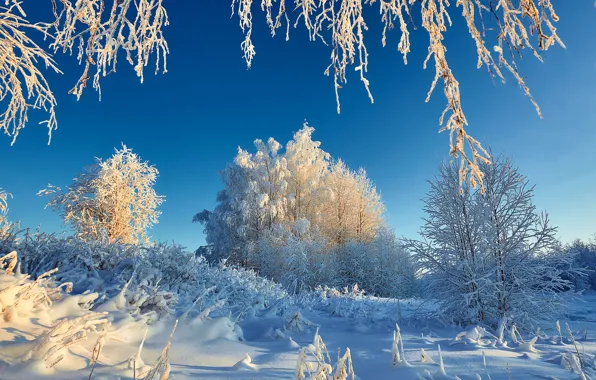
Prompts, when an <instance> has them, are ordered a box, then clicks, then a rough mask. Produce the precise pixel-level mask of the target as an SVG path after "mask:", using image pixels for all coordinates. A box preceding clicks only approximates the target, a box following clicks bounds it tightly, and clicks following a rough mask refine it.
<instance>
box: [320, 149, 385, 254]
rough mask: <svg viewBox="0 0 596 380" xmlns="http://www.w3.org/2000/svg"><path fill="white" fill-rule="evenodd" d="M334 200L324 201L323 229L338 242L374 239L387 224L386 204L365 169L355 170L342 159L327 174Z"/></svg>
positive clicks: (330, 237)
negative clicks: (385, 220)
mask: <svg viewBox="0 0 596 380" xmlns="http://www.w3.org/2000/svg"><path fill="white" fill-rule="evenodd" d="M325 185H326V188H327V190H328V191H329V195H330V199H328V200H326V201H325V202H324V204H323V207H324V208H323V210H324V212H323V213H322V220H323V223H321V225H320V228H321V229H322V231H323V233H324V235H325V236H327V237H328V239H329V240H330V241H331V242H333V243H334V244H340V245H341V244H345V243H346V242H347V241H350V240H352V241H355V242H370V241H372V239H374V237H375V236H376V234H377V229H378V228H379V226H380V225H382V224H383V214H384V212H385V206H384V204H383V202H382V201H381V197H380V195H379V193H377V190H376V187H375V186H374V184H373V183H372V181H371V180H370V178H368V176H367V174H366V171H365V170H364V169H359V170H358V171H353V170H351V169H350V168H348V167H347V165H346V164H345V163H344V162H343V161H342V160H341V159H340V160H337V161H336V162H334V163H333V164H332V165H331V166H330V169H329V173H328V174H327V175H326V177H325Z"/></svg>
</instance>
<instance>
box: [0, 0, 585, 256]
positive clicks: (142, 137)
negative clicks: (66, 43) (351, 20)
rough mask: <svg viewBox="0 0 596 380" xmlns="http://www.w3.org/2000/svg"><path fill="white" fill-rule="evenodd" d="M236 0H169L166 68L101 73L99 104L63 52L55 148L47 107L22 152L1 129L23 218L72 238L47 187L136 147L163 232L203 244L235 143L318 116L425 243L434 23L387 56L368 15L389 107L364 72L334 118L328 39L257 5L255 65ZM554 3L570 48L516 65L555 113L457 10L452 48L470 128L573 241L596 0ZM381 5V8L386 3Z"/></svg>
mask: <svg viewBox="0 0 596 380" xmlns="http://www.w3.org/2000/svg"><path fill="white" fill-rule="evenodd" d="M49 3H50V2H49V1H48V4H49ZM229 3H230V1H223V0H201V1H180V0H164V4H165V5H166V6H167V7H168V10H169V15H170V22H171V26H169V27H167V28H166V30H165V33H166V35H167V38H168V41H169V45H170V50H171V55H170V56H169V59H168V71H169V72H168V73H167V74H166V75H158V76H153V75H152V69H151V68H150V69H149V70H148V71H149V73H148V75H147V76H146V78H145V83H144V84H140V83H139V81H138V80H137V78H136V76H135V75H134V73H133V71H132V68H131V67H130V66H128V64H127V63H126V62H125V60H124V59H122V60H120V65H119V68H118V72H117V73H116V74H113V75H111V76H109V77H108V78H105V79H104V80H103V88H102V90H103V98H102V101H101V102H99V101H98V97H97V95H96V94H95V93H94V92H93V91H92V90H88V91H87V93H86V94H85V95H84V97H83V98H82V100H81V101H79V102H77V101H76V99H75V98H74V97H72V96H70V95H67V91H68V89H70V88H71V87H72V85H73V84H74V83H75V81H76V78H77V75H78V74H79V73H80V71H81V68H79V67H78V66H76V64H74V63H73V61H74V60H71V59H63V58H59V63H60V64H61V67H62V69H63V71H65V72H66V73H67V74H66V75H63V76H56V75H49V78H50V80H51V82H52V84H53V86H54V90H55V91H56V93H57V96H58V101H59V107H58V109H57V112H58V118H59V129H58V131H56V132H55V133H54V137H53V142H52V144H51V145H50V146H47V145H46V142H47V141H46V138H47V136H46V130H45V129H44V127H43V126H38V125H37V124H36V123H35V121H36V120H37V116H38V115H32V116H33V117H32V122H31V123H30V125H29V126H28V127H27V128H26V129H25V130H23V131H22V132H21V135H20V137H19V139H18V140H17V143H16V144H15V145H14V146H13V147H10V146H9V144H10V139H9V138H7V137H1V138H0V144H1V145H2V146H1V147H0V162H1V163H2V164H1V167H0V187H3V188H4V189H6V190H7V191H9V192H11V193H12V194H13V195H14V199H13V200H12V201H11V202H10V213H9V215H10V219H12V220H21V222H22V225H23V226H36V225H38V224H41V227H42V229H43V230H45V231H60V230H61V228H62V226H61V221H60V220H59V218H58V216H57V214H56V213H55V212H53V211H51V210H49V209H47V210H45V209H44V204H45V199H43V198H39V197H37V196H36V195H35V194H36V192H37V191H38V190H40V189H42V188H44V187H45V186H46V185H47V184H48V183H52V184H54V185H58V186H64V185H67V184H69V183H70V181H71V179H72V178H73V177H74V176H75V175H76V174H77V172H79V171H80V169H81V168H82V167H83V166H85V165H87V164H90V163H92V162H93V158H94V157H96V156H97V157H103V158H107V157H108V156H109V155H111V154H112V152H113V147H116V146H120V143H121V142H124V143H125V144H127V145H128V146H129V147H131V148H133V149H134V150H135V151H136V152H137V153H139V154H140V155H141V157H143V158H144V159H146V160H149V161H150V162H151V163H153V164H155V165H156V166H157V168H158V169H159V170H160V173H161V175H160V178H159V180H158V183H157V190H158V191H159V192H160V193H161V194H164V195H165V196H166V197H167V200H166V202H165V203H164V205H163V207H162V211H163V215H162V217H161V219H160V223H159V225H157V226H156V227H155V228H154V229H153V231H152V233H151V234H152V236H153V237H154V238H155V239H159V240H170V241H171V240H174V241H176V242H178V243H181V244H183V245H186V246H188V247H189V248H192V249H194V248H197V247H198V246H199V245H201V244H202V243H203V242H204V237H203V235H202V228H201V226H200V225H195V224H191V219H192V216H193V214H194V213H195V212H197V211H200V210H202V209H204V208H207V209H211V208H213V207H214V205H215V194H216V192H217V191H218V190H219V189H220V188H221V183H220V179H219V175H218V170H220V169H222V168H223V167H224V166H225V165H226V163H228V162H230V161H231V160H232V158H233V156H234V154H235V152H236V148H237V146H238V145H240V146H242V147H244V148H252V141H253V140H254V139H255V138H262V139H266V138H268V137H270V136H273V137H274V138H275V139H277V140H278V141H280V142H282V143H285V142H286V141H288V140H289V139H290V138H291V135H292V132H293V131H296V130H298V129H299V128H300V127H301V125H302V122H303V121H304V120H305V119H307V120H308V121H309V123H310V124H311V125H312V126H314V127H315V128H316V132H315V138H316V139H318V140H319V141H322V143H323V145H322V147H323V148H324V149H325V150H326V151H328V152H330V153H331V154H332V155H333V156H334V157H341V158H343V159H344V160H345V161H346V162H347V163H348V164H349V165H350V166H352V167H354V168H356V167H360V166H362V167H364V168H366V169H367V171H368V173H369V175H370V177H371V178H372V179H373V180H374V181H375V182H376V184H377V187H378V189H379V190H380V192H381V193H382V196H383V198H384V200H385V203H386V204H387V209H388V217H389V220H390V223H391V225H392V226H394V227H395V228H396V230H397V232H398V234H400V235H405V236H408V237H416V236H417V232H418V230H419V227H420V225H421V223H422V221H421V218H422V216H423V213H422V211H421V208H422V202H421V201H420V199H421V198H422V197H423V195H424V194H425V192H426V191H427V190H428V188H429V186H428V184H427V183H426V180H427V179H428V178H430V177H431V176H432V175H433V174H434V173H435V169H436V166H437V165H438V164H439V163H440V162H441V160H443V159H444V158H445V157H446V155H447V151H448V135H447V134H437V129H438V118H439V115H440V113H441V111H442V108H443V106H444V103H445V101H444V97H443V93H442V88H438V89H437V91H436V93H435V95H434V96H433V98H432V100H431V102H430V103H428V104H427V103H424V99H425V96H426V92H427V90H428V87H429V85H430V82H431V80H432V78H433V75H434V72H433V68H430V69H429V70H427V71H424V70H422V61H423V59H424V56H425V54H426V46H427V41H428V37H427V35H426V34H425V32H424V31H423V30H421V29H420V28H419V30H418V31H415V32H413V34H412V53H411V54H410V56H409V64H408V65H407V66H404V65H403V61H402V58H401V56H400V55H399V54H398V53H397V50H396V48H395V47H396V45H397V42H398V38H399V34H398V33H396V32H394V33H393V34H392V36H391V38H390V40H389V43H388V47H386V48H385V49H383V48H382V47H381V42H380V35H379V32H380V30H379V25H378V23H376V22H373V23H371V24H370V25H369V26H370V31H369V32H368V33H367V39H368V41H369V42H368V46H369V53H370V65H369V71H370V74H369V79H370V80H371V88H372V90H373V92H374V96H375V100H376V102H375V104H370V103H369V101H368V99H367V96H366V92H365V91H364V89H363V88H362V86H361V84H360V83H359V81H358V78H357V76H356V75H355V74H354V73H352V74H351V77H350V78H349V79H350V83H348V86H347V87H346V88H345V89H344V90H342V93H341V94H342V100H343V101H342V113H341V115H337V114H336V111H335V97H334V93H333V84H332V81H331V79H330V78H328V77H325V76H323V71H324V70H325V68H326V66H327V62H328V57H329V52H328V50H327V48H326V47H325V46H323V45H322V44H320V43H318V42H317V43H311V42H309V41H308V40H307V38H306V35H305V33H304V31H303V30H301V29H300V30H293V31H292V32H293V35H292V39H291V40H290V41H289V42H285V41H284V38H283V36H282V35H279V36H277V37H276V38H274V39H271V38H270V36H269V34H268V30H267V29H266V26H265V22H264V16H263V15H262V14H260V13H258V14H256V16H255V33H254V40H255V44H256V48H257V56H256V58H255V60H254V62H253V68H252V69H251V70H249V71H247V70H246V67H245V63H244V61H243V59H242V53H241V51H240V48H239V44H240V42H241V40H242V34H241V32H240V30H239V28H238V25H237V20H236V19H235V18H234V19H230V7H229ZM199 4H200V5H199ZM555 6H556V9H557V10H558V14H559V16H560V18H561V22H560V23H559V24H558V27H559V30H560V35H561V36H562V38H563V39H564V42H565V43H566V44H567V50H563V49H561V48H554V49H552V51H549V52H548V53H547V54H545V63H543V64H540V63H539V62H538V61H537V60H535V59H534V58H533V57H531V55H530V54H526V56H525V58H524V60H523V61H521V62H519V66H520V68H521V70H522V73H523V74H524V75H525V77H526V78H527V83H528V85H529V86H530V88H531V89H532V91H533V94H534V97H535V98H536V100H537V101H538V102H539V104H540V106H541V107H542V110H543V113H544V119H543V120H540V119H539V118H538V116H537V115H536V113H535V112H534V109H533V107H532V105H531V103H530V102H529V100H528V99H527V98H525V96H524V95H523V93H522V91H521V90H520V89H519V88H518V87H517V86H516V84H515V81H514V80H513V78H511V77H508V82H507V84H505V85H503V84H500V83H498V84H496V86H495V85H493V83H492V82H491V80H490V78H489V76H488V74H487V72H486V70H485V69H480V70H477V69H476V54H475V48H474V46H473V42H472V41H471V39H470V38H469V35H468V34H467V31H466V30H465V24H464V22H463V19H461V17H460V16H457V15H454V17H453V20H454V26H453V28H452V29H451V30H449V32H448V33H447V37H446V42H447V46H448V49H449V51H448V52H447V56H448V59H449V61H450V63H451V66H452V68H453V70H454V72H455V75H456V77H457V78H458V79H459V81H460V85H461V90H462V94H463V95H462V96H463V98H462V99H463V106H464V109H465V110H466V112H467V117H468V121H469V123H470V127H469V131H470V133H471V134H472V135H473V136H474V137H476V138H477V139H479V140H480V141H482V142H483V143H484V144H485V145H488V144H490V145H491V146H492V148H493V150H494V151H495V152H501V151H503V152H504V153H505V154H507V155H509V156H511V157H512V158H513V159H514V162H515V164H516V165H518V166H519V168H520V170H521V172H522V173H523V174H525V175H527V176H528V177H529V179H530V181H531V182H532V183H534V184H536V196H535V203H536V205H537V206H538V207H539V208H540V209H546V210H547V211H548V212H549V213H550V215H551V219H552V221H553V223H554V224H556V225H558V226H559V236H560V238H561V239H563V241H570V240H572V239H573V238H576V237H578V238H588V237H590V236H591V235H592V234H594V233H596V197H595V196H594V194H596V190H595V189H596V170H595V167H596V165H595V164H596V113H595V112H594V109H595V107H596V21H595V20H596V9H595V8H594V4H593V1H592V0H576V1H573V2H571V1H560V2H556V4H555ZM452 8H453V7H452ZM454 11H455V9H454ZM458 11H459V10H458ZM370 14H371V15H372V16H374V17H376V16H377V11H374V12H370ZM282 34H283V33H282Z"/></svg>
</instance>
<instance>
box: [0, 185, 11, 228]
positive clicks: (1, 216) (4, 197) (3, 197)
mask: <svg viewBox="0 0 596 380" xmlns="http://www.w3.org/2000/svg"><path fill="white" fill-rule="evenodd" d="M9 197H10V194H9V193H7V192H6V191H4V190H3V189H2V188H0V236H2V235H4V233H6V232H7V231H8V229H9V228H10V223H9V222H8V219H7V217H6V214H7V213H8V198H9Z"/></svg>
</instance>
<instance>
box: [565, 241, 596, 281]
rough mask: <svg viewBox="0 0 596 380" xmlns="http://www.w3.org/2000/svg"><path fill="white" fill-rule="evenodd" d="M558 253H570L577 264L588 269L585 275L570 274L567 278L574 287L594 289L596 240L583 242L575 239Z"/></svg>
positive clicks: (595, 279) (595, 278)
mask: <svg viewBox="0 0 596 380" xmlns="http://www.w3.org/2000/svg"><path fill="white" fill-rule="evenodd" d="M560 254H562V255H572V256H573V257H575V263H576V265H577V266H579V267H583V268H587V269H588V272H587V273H585V275H582V276H571V277H570V278H569V280H570V281H572V282H573V285H574V286H575V288H576V289H581V290H586V289H591V290H596V240H592V241H589V242H583V241H581V240H579V239H578V240H575V241H574V242H572V243H571V244H569V245H568V246H566V247H565V248H562V249H561V252H560Z"/></svg>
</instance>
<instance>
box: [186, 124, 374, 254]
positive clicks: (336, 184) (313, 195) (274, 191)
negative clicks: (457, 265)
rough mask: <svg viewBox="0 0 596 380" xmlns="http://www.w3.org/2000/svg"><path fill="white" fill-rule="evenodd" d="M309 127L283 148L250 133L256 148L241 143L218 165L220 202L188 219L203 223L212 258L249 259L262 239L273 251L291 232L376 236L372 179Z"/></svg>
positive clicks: (333, 240)
mask: <svg viewBox="0 0 596 380" xmlns="http://www.w3.org/2000/svg"><path fill="white" fill-rule="evenodd" d="M313 132H314V128H312V127H310V126H309V125H307V124H305V125H304V126H303V128H302V129H300V130H299V131H297V132H296V133H295V134H294V136H293V139H292V140H290V141H289V142H288V143H287V144H286V146H285V150H283V151H282V145H281V144H280V143H278V142H277V141H275V140H274V139H273V138H270V139H269V140H268V141H267V143H265V142H264V141H262V140H258V139H257V140H255V142H254V145H255V148H256V153H249V152H248V151H247V150H244V149H241V148H238V153H237V155H236V157H235V158H234V162H233V163H232V164H230V165H228V166H227V167H226V168H225V169H224V170H223V171H222V180H223V183H224V189H223V190H222V192H220V193H219V194H218V197H217V202H218V205H217V206H216V208H215V209H214V210H213V212H210V211H206V210H204V211H202V212H201V213H198V214H197V215H195V218H194V219H193V221H195V222H200V223H202V224H203V225H204V232H205V234H206V240H207V243H208V244H209V245H211V248H212V252H213V259H215V260H219V259H222V258H225V257H229V258H231V259H232V260H233V261H234V262H237V263H243V264H245V265H247V264H249V263H250V261H251V256H255V255H257V254H259V252H258V250H259V249H261V246H262V244H261V243H262V240H263V239H266V240H268V242H269V243H270V244H269V243H268V244H269V246H270V247H269V248H271V250H273V249H276V247H278V246H282V245H283V244H285V243H287V241H289V237H290V235H293V237H295V238H296V239H298V240H300V239H302V238H304V237H305V236H311V237H312V236H316V237H317V238H316V239H314V240H316V244H315V245H317V246H318V245H320V240H319V237H320V238H321V239H323V240H325V241H326V245H327V246H328V247H327V248H330V247H332V246H335V245H342V244H346V243H347V242H348V241H356V242H362V243H364V242H370V241H372V239H374V237H375V236H376V233H377V229H378V228H379V227H380V226H381V225H382V224H383V223H384V220H383V212H384V205H383V203H382V201H381V197H380V195H379V194H378V193H377V191H376V188H375V186H374V184H373V183H372V181H371V180H370V179H369V178H368V177H367V175H366V171H364V170H359V171H353V170H351V169H349V168H348V167H347V166H346V165H345V163H343V161H341V160H337V161H333V160H332V158H331V156H330V154H329V153H327V152H325V151H324V150H323V149H321V143H320V142H319V141H314V140H313V139H312V134H313ZM305 223H306V224H307V225H308V231H309V233H308V234H301V233H300V232H299V231H300V230H301V229H300V228H298V227H300V226H301V225H305ZM281 230H283V231H285V232H282V231H281ZM272 231H273V233H271V232H272ZM313 234H314V235H313ZM259 261H261V262H262V261H263V260H260V259H259Z"/></svg>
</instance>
